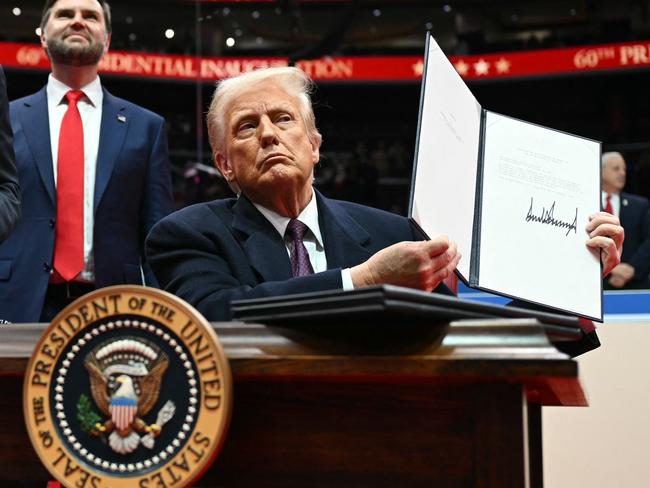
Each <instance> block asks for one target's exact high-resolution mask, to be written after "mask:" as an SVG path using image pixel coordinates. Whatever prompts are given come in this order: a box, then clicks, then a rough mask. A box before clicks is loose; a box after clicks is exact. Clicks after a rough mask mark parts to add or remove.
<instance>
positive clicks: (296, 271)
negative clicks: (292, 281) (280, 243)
mask: <svg viewBox="0 0 650 488" xmlns="http://www.w3.org/2000/svg"><path fill="white" fill-rule="evenodd" d="M308 230H309V229H308V228H307V226H306V225H305V224H303V223H302V222H300V220H296V219H291V220H290V221H289V225H287V230H286V231H285V235H287V236H288V237H289V239H291V241H290V242H289V250H290V252H291V273H292V274H293V276H307V275H310V274H314V268H312V267H311V262H310V261H309V254H308V253H307V248H306V247H305V244H304V242H303V241H302V239H303V237H305V234H306V233H307V231H308Z"/></svg>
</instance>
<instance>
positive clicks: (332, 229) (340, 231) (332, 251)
mask: <svg viewBox="0 0 650 488" xmlns="http://www.w3.org/2000/svg"><path fill="white" fill-rule="evenodd" d="M314 191H315V192H316V199H317V202H318V222H319V224H320V228H321V233H322V234H323V241H324V245H325V254H326V256H327V267H328V268H329V269H333V268H350V267H352V266H356V265H357V264H359V263H362V262H364V261H366V260H367V259H368V258H369V257H370V256H371V255H372V252H370V251H369V250H368V249H367V248H366V247H365V246H366V245H367V244H368V242H370V235H369V234H368V232H366V230H365V229H364V228H363V227H361V226H360V225H359V224H358V223H357V222H356V221H355V220H354V219H352V217H350V215H349V214H348V213H347V212H346V211H345V209H344V208H343V207H342V206H341V205H340V204H338V203H337V202H335V201H333V200H329V199H327V198H325V197H324V196H323V195H321V194H320V193H319V192H318V191H316V190H314Z"/></svg>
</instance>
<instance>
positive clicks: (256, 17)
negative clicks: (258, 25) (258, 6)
mask: <svg viewBox="0 0 650 488" xmlns="http://www.w3.org/2000/svg"><path fill="white" fill-rule="evenodd" d="M251 17H253V18H254V19H259V18H260V13H259V12H258V11H257V10H253V13H252V14H251Z"/></svg>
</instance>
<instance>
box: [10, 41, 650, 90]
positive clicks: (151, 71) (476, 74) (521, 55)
mask: <svg viewBox="0 0 650 488" xmlns="http://www.w3.org/2000/svg"><path fill="white" fill-rule="evenodd" d="M449 59H450V60H451V62H452V63H453V64H454V66H455V67H456V70H457V71H458V72H459V73H460V75H461V76H462V77H463V78H465V79H467V80H480V79H499V78H512V77H522V76H545V75H559V74H576V73H582V72H588V71H599V70H617V69H629V68H642V67H650V41H642V42H629V43H622V44H609V45H600V46H584V47H579V48H566V49H547V50H539V51H519V52H510V53H501V54H485V55H481V56H451V57H450V58H449ZM0 64H2V65H4V66H5V67H8V68H23V69H37V70H49V60H48V58H47V56H46V55H45V52H44V51H43V49H42V48H41V47H40V45H37V44H18V43H10V42H0ZM287 64H288V60H287V58H216V57H198V56H177V55H167V54H150V53H140V52H126V51H111V52H109V53H108V54H107V55H106V56H104V57H103V58H102V60H101V62H100V65H99V68H100V72H102V73H106V74H114V75H124V76H139V77H151V78H172V79H181V80H198V81H201V82H210V81H214V80H219V79H221V78H225V77H229V76H233V75H236V74H239V73H243V72H245V71H250V70H253V69H256V68H260V67H267V66H286V65H287ZM297 66H298V67H300V68H302V69H303V70H304V71H305V72H307V73H308V74H309V75H310V76H311V77H312V78H313V79H315V80H317V81H418V80H419V79H420V78H421V76H422V69H423V58H422V57H421V56H376V57H332V58H330V57H326V58H320V59H314V60H304V61H299V62H298V63H297Z"/></svg>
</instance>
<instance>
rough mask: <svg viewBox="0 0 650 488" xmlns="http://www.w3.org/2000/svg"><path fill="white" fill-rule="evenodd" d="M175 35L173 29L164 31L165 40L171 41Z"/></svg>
mask: <svg viewBox="0 0 650 488" xmlns="http://www.w3.org/2000/svg"><path fill="white" fill-rule="evenodd" d="M175 34H176V33H175V32H174V29H167V30H166V31H165V37H166V38H167V39H172V38H173V37H174V35H175Z"/></svg>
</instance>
